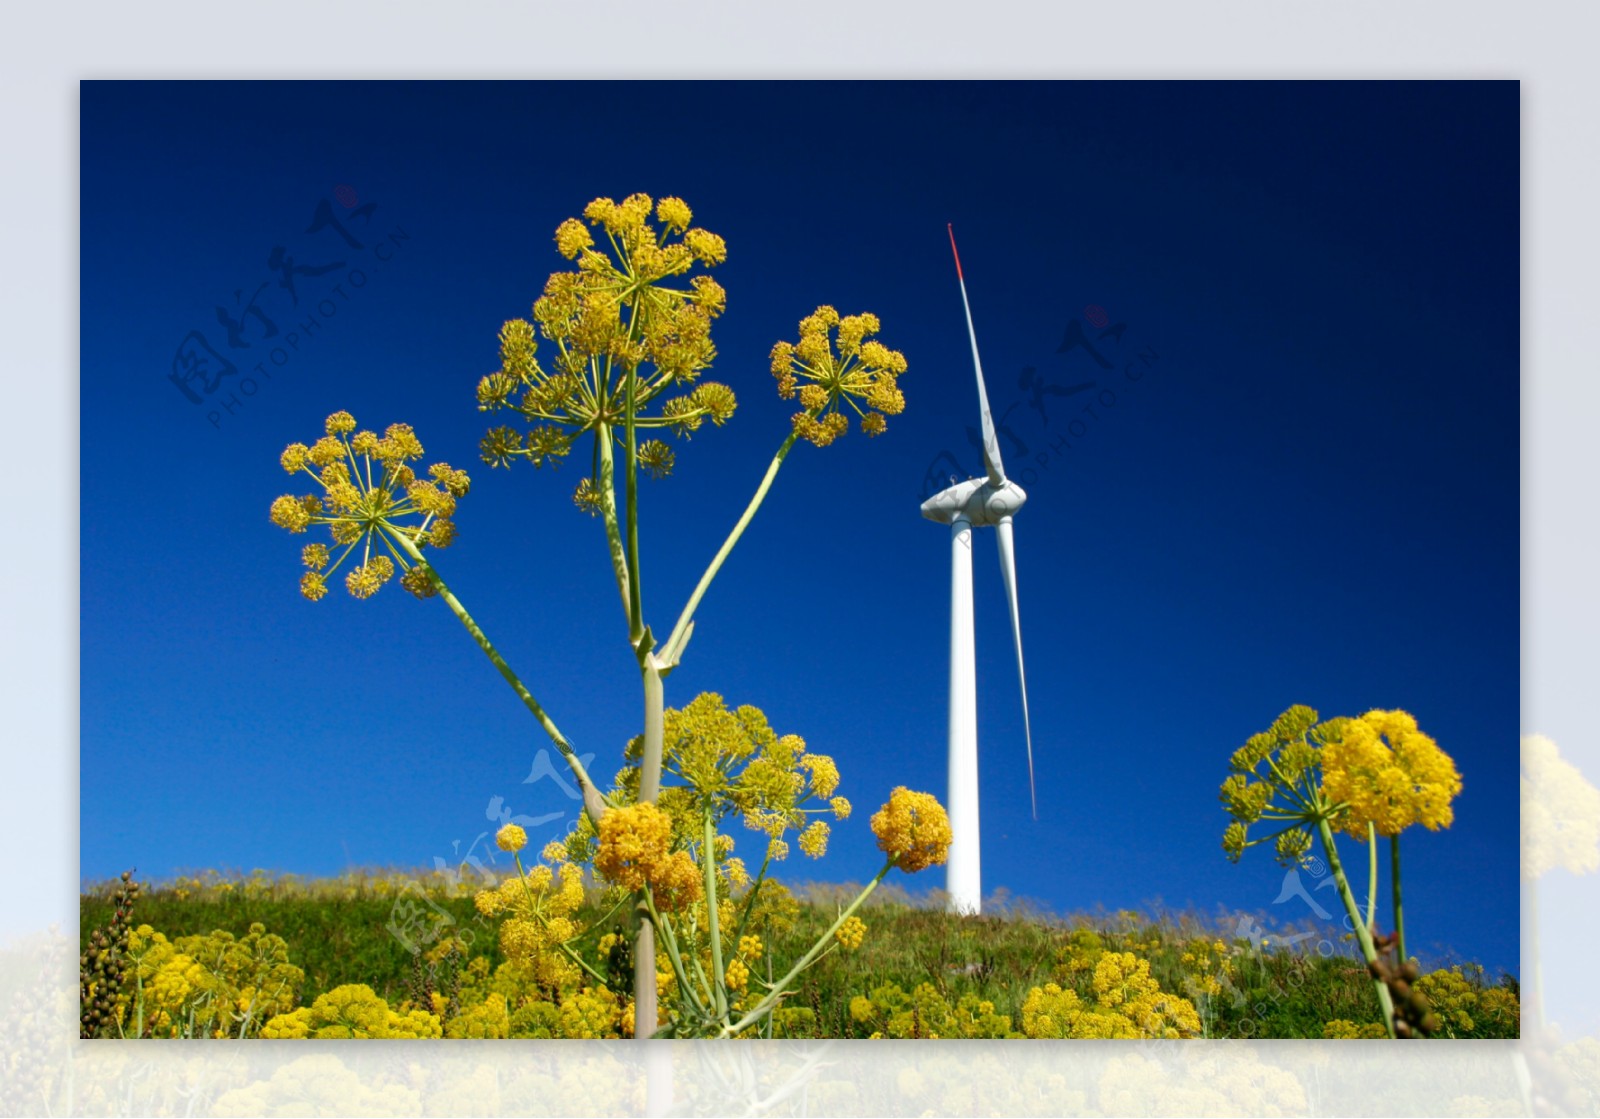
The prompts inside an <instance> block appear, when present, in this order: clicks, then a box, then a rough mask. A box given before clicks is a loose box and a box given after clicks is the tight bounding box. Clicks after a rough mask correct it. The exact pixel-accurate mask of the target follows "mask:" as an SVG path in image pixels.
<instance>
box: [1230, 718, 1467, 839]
mask: <svg viewBox="0 0 1600 1119" xmlns="http://www.w3.org/2000/svg"><path fill="white" fill-rule="evenodd" d="M1229 769H1230V770H1232V772H1231V773H1230V774H1229V775H1228V777H1227V779H1226V780H1225V781H1223V783H1222V794H1221V799H1222V803H1223V806H1224V807H1225V808H1226V809H1227V811H1228V814H1229V815H1230V816H1232V817H1233V822H1232V823H1230V824H1229V825H1228V827H1227V829H1226V830H1225V831H1224V832H1223V836H1222V847H1223V850H1224V851H1226V852H1227V854H1228V857H1229V858H1230V859H1233V860H1234V861H1236V862H1237V861H1238V859H1239V856H1240V855H1241V854H1242V853H1243V852H1244V849H1245V848H1246V847H1253V846H1255V845H1256V844H1257V843H1263V842H1266V840H1264V839H1258V840H1250V839H1248V838H1247V829H1248V828H1249V827H1250V825H1251V824H1254V823H1255V822H1256V821H1258V820H1266V821H1268V822H1269V824H1271V825H1273V826H1275V827H1277V828H1278V830H1277V831H1276V832H1275V833H1274V834H1273V835H1270V836H1268V837H1267V838H1268V839H1272V840H1274V841H1275V847H1276V851H1277V855H1278V861H1279V862H1281V863H1283V864H1284V865H1286V866H1293V865H1296V864H1298V863H1301V862H1303V861H1304V860H1305V859H1306V857H1307V856H1308V855H1309V853H1310V851H1311V845H1312V838H1311V831H1310V829H1312V828H1314V827H1319V826H1321V822H1326V823H1328V824H1329V825H1330V826H1332V827H1334V828H1338V829H1340V830H1342V831H1344V832H1346V833H1348V834H1349V835H1352V836H1354V837H1356V838H1357V839H1366V838H1367V832H1368V827H1369V825H1370V826H1371V828H1372V829H1373V830H1375V831H1376V832H1377V834H1379V835H1387V836H1394V835H1398V834H1399V833H1400V832H1401V831H1402V830H1403V829H1405V828H1406V827H1409V826H1410V825H1411V824H1414V823H1420V824H1422V825H1423V826H1424V827H1426V828H1430V829H1437V828H1444V827H1449V826H1450V823H1451V821H1452V819H1453V818H1454V813H1453V811H1452V809H1451V807H1450V802H1451V800H1452V799H1453V798H1454V797H1455V795H1456V794H1457V793H1459V792H1460V791H1461V775H1460V774H1459V773H1458V772H1456V767H1455V762H1453V761H1452V760H1451V759H1450V755H1449V754H1446V753H1445V752H1444V751H1443V750H1441V749H1439V746H1438V744H1437V743H1436V742H1434V740H1433V739H1432V738H1430V737H1428V736H1427V735H1426V734H1423V733H1422V732H1421V731H1419V730H1418V729H1417V721H1416V720H1415V719H1414V718H1412V717H1411V716H1410V715H1409V714H1407V713H1406V712H1404V711H1379V710H1374V711H1369V712H1367V713H1366V714H1365V715H1363V716H1361V717H1360V718H1359V719H1346V718H1335V719H1329V720H1327V721H1326V722H1323V723H1318V722H1317V713H1316V712H1315V711H1313V710H1312V709H1311V708H1309V707H1306V706H1303V705H1297V706H1294V707H1291V708H1289V710H1287V711H1285V712H1284V713H1283V714H1282V715H1280V716H1278V718H1277V719H1276V720H1275V721H1274V722H1273V724H1272V726H1271V728H1269V729H1268V730H1266V731H1264V732H1262V733H1261V734H1257V735H1253V736H1252V737H1251V738H1250V740H1249V741H1248V742H1246V743H1245V744H1244V745H1243V746H1242V747H1240V748H1239V749H1238V750H1236V751H1235V752H1234V754H1233V757H1232V759H1231V761H1230V762H1229Z"/></svg>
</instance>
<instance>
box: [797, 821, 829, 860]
mask: <svg viewBox="0 0 1600 1119" xmlns="http://www.w3.org/2000/svg"><path fill="white" fill-rule="evenodd" d="M800 853H801V854H803V855H805V856H807V857H808V858H813V859H820V858H822V856H823V855H825V854H827V853H828V825H827V824H826V823H824V822H823V821H821V820H814V821H812V823H811V825H810V826H809V827H807V828H806V830H805V831H803V832H801V833H800Z"/></svg>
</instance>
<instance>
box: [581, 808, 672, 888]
mask: <svg viewBox="0 0 1600 1119" xmlns="http://www.w3.org/2000/svg"><path fill="white" fill-rule="evenodd" d="M671 842H672V817H671V816H668V815H667V814H666V813H665V812H663V811H661V810H660V809H659V808H657V807H656V806H655V805H653V804H630V805H628V806H626V807H623V808H613V809H611V810H610V811H608V812H606V813H605V814H604V815H602V816H601V817H600V849H599V852H598V853H597V854H596V855H595V860H594V868H595V871H596V872H597V873H599V874H601V875H603V876H605V877H606V878H607V879H609V880H610V881H612V882H614V883H616V884H617V885H618V886H621V887H622V888H623V889H625V890H638V889H642V888H643V887H644V885H645V883H646V882H647V881H648V880H649V878H650V875H651V873H652V872H653V871H655V870H656V869H657V868H658V867H659V866H661V865H662V864H663V863H665V862H666V861H667V858H668V854H669V851H668V848H669V845H670V844H671Z"/></svg>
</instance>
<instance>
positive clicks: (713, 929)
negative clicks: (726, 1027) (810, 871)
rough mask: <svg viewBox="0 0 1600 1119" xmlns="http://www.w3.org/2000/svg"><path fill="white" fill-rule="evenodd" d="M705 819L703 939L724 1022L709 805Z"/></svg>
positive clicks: (725, 1000)
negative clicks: (706, 942) (708, 947)
mask: <svg viewBox="0 0 1600 1119" xmlns="http://www.w3.org/2000/svg"><path fill="white" fill-rule="evenodd" d="M701 815H702V816H703V817H704V818H705V828H704V832H705V839H704V841H703V845H702V847H701V850H700V862H701V864H702V865H703V866H704V868H705V876H706V912H707V913H708V914H709V915H710V916H709V917H708V919H707V928H706V935H707V938H708V939H709V940H710V941H711V971H712V976H711V978H712V980H713V981H714V982H715V984H716V992H715V994H716V1000H717V1017H718V1018H722V1019H726V1018H727V1016H728V985H727V975H726V974H725V973H724V972H723V970H722V929H721V926H720V925H719V924H718V920H719V918H718V914H717V855H716V842H717V825H716V824H715V823H714V822H713V821H712V819H711V804H710V802H709V801H708V802H707V803H706V807H705V811H704V812H703V813H702V814H701Z"/></svg>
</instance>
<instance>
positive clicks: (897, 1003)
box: [850, 983, 1022, 1041]
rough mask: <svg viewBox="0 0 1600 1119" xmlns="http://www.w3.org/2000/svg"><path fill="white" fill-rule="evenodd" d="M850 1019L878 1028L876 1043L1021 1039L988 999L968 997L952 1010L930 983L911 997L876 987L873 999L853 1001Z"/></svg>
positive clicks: (895, 989)
mask: <svg viewBox="0 0 1600 1119" xmlns="http://www.w3.org/2000/svg"><path fill="white" fill-rule="evenodd" d="M850 1017H851V1018H852V1019H854V1020H855V1021H856V1022H859V1023H860V1024H862V1025H864V1026H872V1027H875V1028H874V1030H873V1033H872V1035H871V1036H872V1038H873V1039H875V1040H876V1039H882V1038H892V1039H912V1038H915V1039H922V1040H929V1041H938V1040H941V1039H950V1038H975V1039H984V1038H1003V1037H1020V1036H1022V1035H1020V1034H1017V1033H1015V1032H1013V1031H1012V1029H1011V1019H1010V1017H1009V1016H1007V1015H1005V1014H999V1013H997V1012H996V1011H995V1006H994V1003H992V1002H990V1001H989V1000H988V999H983V998H980V997H979V996H977V995H974V994H970V993H969V994H965V995H962V996H961V998H960V999H958V1000H957V1002H956V1004H955V1005H954V1006H951V1005H950V1003H949V1001H948V1000H946V999H945V997H944V996H943V995H941V994H940V993H939V991H938V989H937V988H935V987H934V986H933V984H931V983H921V984H918V986H917V988H916V989H915V990H914V991H912V992H910V993H909V994H907V993H906V991H904V990H903V989H902V988H901V987H900V986H899V985H898V984H896V983H884V984H882V985H880V986H878V987H874V988H873V989H872V992H871V994H870V995H857V996H855V997H854V998H852V999H851V1000H850Z"/></svg>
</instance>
